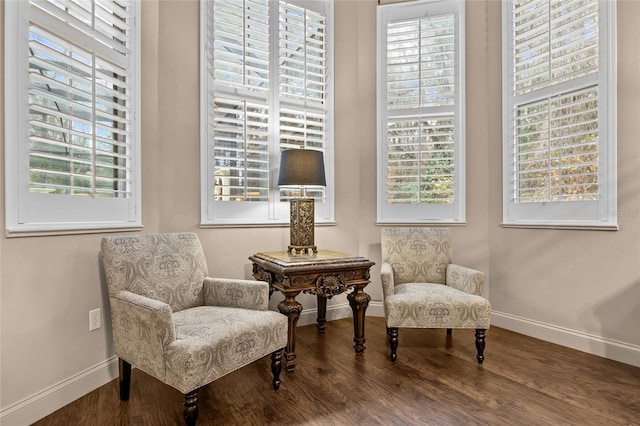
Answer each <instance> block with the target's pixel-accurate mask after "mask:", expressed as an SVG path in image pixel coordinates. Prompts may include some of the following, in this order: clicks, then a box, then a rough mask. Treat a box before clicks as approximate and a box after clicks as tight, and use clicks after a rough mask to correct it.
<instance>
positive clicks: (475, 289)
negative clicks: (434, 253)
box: [446, 264, 484, 296]
mask: <svg viewBox="0 0 640 426" xmlns="http://www.w3.org/2000/svg"><path fill="white" fill-rule="evenodd" d="M446 284H447V285H448V286H450V287H453V288H455V289H458V290H460V291H464V292H465V293H469V294H475V295H476V296H482V287H483V285H484V272H481V271H476V270H475V269H471V268H465V267H464V266H460V265H455V264H449V265H448V266H447V278H446Z"/></svg>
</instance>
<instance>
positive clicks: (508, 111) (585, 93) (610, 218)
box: [503, 0, 616, 228]
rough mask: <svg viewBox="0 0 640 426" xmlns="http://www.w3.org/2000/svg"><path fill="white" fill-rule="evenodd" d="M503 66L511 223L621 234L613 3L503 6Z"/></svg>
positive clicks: (543, 0)
mask: <svg viewBox="0 0 640 426" xmlns="http://www.w3.org/2000/svg"><path fill="white" fill-rule="evenodd" d="M503 66H504V74H503V75H504V78H503V81H504V91H503V93H504V99H503V125H504V130H503V134H504V138H505V143H504V156H503V159H504V176H503V179H504V219H503V220H504V224H505V225H515V226H518V225H522V226H551V227H580V226H585V227H596V228H597V227H603V228H615V227H616V186H615V179H616V175H615V161H616V159H615V147H616V139H615V136H616V129H615V105H616V100H615V98H616V96H615V95H616V85H615V73H616V72H615V2H609V1H597V0H572V1H567V0H526V1H525V0H513V1H511V0H510V1H508V2H504V3H503Z"/></svg>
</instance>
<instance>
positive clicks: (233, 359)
mask: <svg viewBox="0 0 640 426" xmlns="http://www.w3.org/2000/svg"><path fill="white" fill-rule="evenodd" d="M102 259H103V264H104V271H105V275H106V280H107V287H108V290H109V301H110V304H111V318H112V325H113V345H114V350H115V352H116V354H117V355H118V357H119V358H120V399H121V400H123V401H126V400H128V399H129V389H130V383H131V366H132V365H133V366H135V367H137V368H139V369H141V370H142V371H144V372H146V373H148V374H150V375H151V376H153V377H155V378H157V379H158V380H160V381H162V382H164V383H166V384H168V385H169V386H172V387H174V388H175V389H177V390H179V391H180V392H182V393H183V395H184V418H185V421H186V422H187V424H190V425H192V424H195V422H196V418H197V416H198V389H199V388H201V387H203V386H205V385H207V384H208V383H211V382H213V381H214V380H216V379H218V378H219V377H221V376H224V375H225V374H227V373H230V372H232V371H234V370H236V369H239V368H241V367H243V366H245V365H247V364H249V363H252V362H253V361H256V360H258V359H260V358H262V357H264V356H266V355H268V354H271V370H272V372H273V383H272V384H273V388H274V389H275V390H277V389H278V388H279V386H280V371H281V368H282V350H283V348H284V347H285V346H286V345H287V317H285V316H284V315H282V314H280V313H278V312H274V311H270V310H268V309H267V305H268V300H269V286H268V284H267V283H265V282H262V281H250V280H238V279H219V278H210V277H208V272H207V264H206V262H205V257H204V254H203V252H202V246H201V245H200V240H199V239H198V236H197V235H196V234H194V233H175V234H146V235H145V234H143V235H122V236H110V237H106V238H103V240H102Z"/></svg>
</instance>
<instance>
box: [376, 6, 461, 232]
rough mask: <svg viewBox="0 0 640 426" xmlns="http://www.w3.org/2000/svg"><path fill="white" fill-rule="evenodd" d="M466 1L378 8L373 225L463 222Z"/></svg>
mask: <svg viewBox="0 0 640 426" xmlns="http://www.w3.org/2000/svg"><path fill="white" fill-rule="evenodd" d="M464 26H465V19H464V2H462V1H450V0H423V1H414V2H407V3H397V4H389V5H384V6H378V40H377V43H378V61H377V71H378V88H379V90H378V99H377V104H378V119H377V123H378V130H377V132H378V136H377V140H378V166H377V167H378V173H377V174H378V216H377V222H378V223H383V224H392V223H398V224H402V223H435V224H439V223H442V224H462V223H464V222H465V116H464V114H465V75H464V51H465V50H464V38H465V32H464Z"/></svg>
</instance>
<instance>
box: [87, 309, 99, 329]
mask: <svg viewBox="0 0 640 426" xmlns="http://www.w3.org/2000/svg"><path fill="white" fill-rule="evenodd" d="M99 328H100V308H98V309H94V310H92V311H89V331H93V330H97V329H99Z"/></svg>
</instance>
